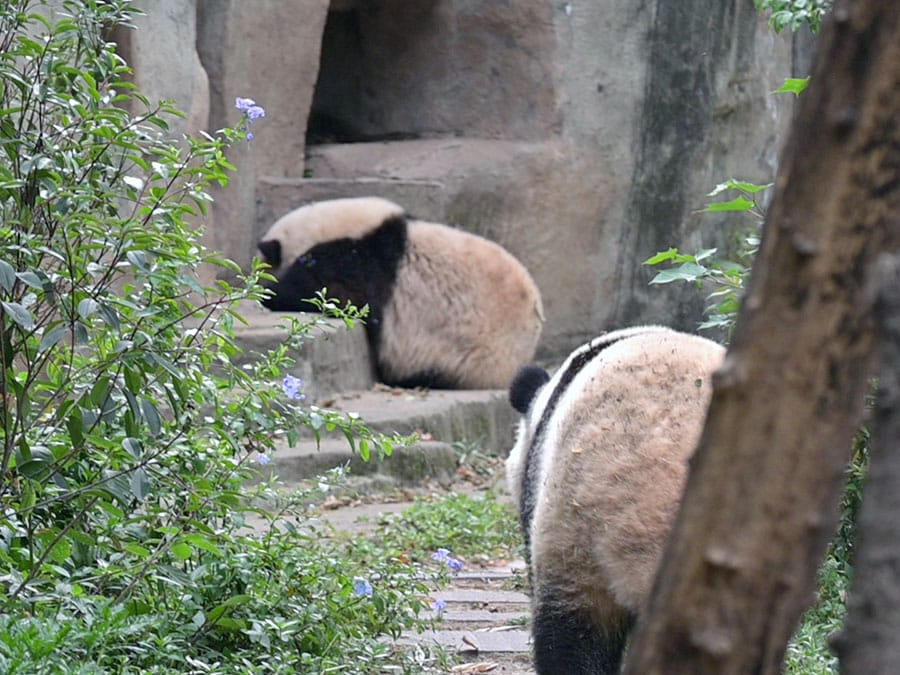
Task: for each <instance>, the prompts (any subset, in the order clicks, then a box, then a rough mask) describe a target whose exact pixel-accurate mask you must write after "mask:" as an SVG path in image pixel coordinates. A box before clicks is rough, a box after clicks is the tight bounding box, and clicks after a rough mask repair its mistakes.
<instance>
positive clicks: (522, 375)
mask: <svg viewBox="0 0 900 675" xmlns="http://www.w3.org/2000/svg"><path fill="white" fill-rule="evenodd" d="M549 380H550V375H548V374H547V371H546V370H544V369H543V368H539V367H538V366H522V367H521V368H519V372H518V373H516V376H515V377H514V378H513V381H512V384H510V385H509V402H510V403H511V404H512V407H513V408H515V409H516V410H517V411H518V412H520V413H522V414H523V415H524V414H525V413H527V412H528V408H529V406H530V405H531V401H532V400H533V399H534V396H535V394H537V392H538V389H540V388H541V387H543V386H544V385H545V384H547V382H548V381H549Z"/></svg>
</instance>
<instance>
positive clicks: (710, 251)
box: [694, 248, 717, 262]
mask: <svg viewBox="0 0 900 675" xmlns="http://www.w3.org/2000/svg"><path fill="white" fill-rule="evenodd" d="M716 250H717V249H714V248H704V249H701V250H700V251H697V253H696V255H694V261H695V262H700V261H701V260H706V259H707V258H711V257H712V256H714V255H715V254H716Z"/></svg>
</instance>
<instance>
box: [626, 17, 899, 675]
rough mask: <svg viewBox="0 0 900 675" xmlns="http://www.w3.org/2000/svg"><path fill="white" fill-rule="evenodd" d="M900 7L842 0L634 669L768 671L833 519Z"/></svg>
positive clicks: (865, 306) (865, 353) (887, 172)
mask: <svg viewBox="0 0 900 675" xmlns="http://www.w3.org/2000/svg"><path fill="white" fill-rule="evenodd" d="M898 113H900V12H898V11H897V5H896V2H895V0H856V2H847V1H842V0H838V1H837V2H836V3H835V9H834V12H833V14H832V16H831V18H830V20H829V21H828V22H827V23H826V26H825V27H824V29H823V33H822V35H821V38H820V44H819V53H818V56H817V58H816V65H815V68H814V70H813V76H812V81H811V84H810V87H809V88H808V89H807V90H806V92H804V93H803V94H802V95H801V97H800V101H799V110H798V114H797V117H796V120H795V124H794V127H793V129H792V133H791V138H790V140H789V142H788V145H787V147H786V148H785V151H784V154H783V157H782V162H781V168H780V171H779V174H778V177H777V179H776V194H775V200H774V202H773V204H772V206H771V208H770V209H769V213H768V218H767V222H766V226H765V230H764V236H763V242H762V245H761V249H760V252H759V255H758V258H757V260H756V265H755V266H754V269H753V277H752V279H751V284H750V289H749V292H748V295H747V298H746V301H745V303H744V307H743V309H742V312H741V315H740V318H739V320H738V325H737V327H736V330H735V335H734V340H733V343H732V345H731V348H730V350H729V352H728V356H727V358H726V361H725V365H724V366H723V368H722V369H721V371H720V372H719V373H718V374H717V376H716V378H715V380H714V386H715V393H714V395H713V400H712V403H711V406H710V411H709V417H708V419H707V424H706V429H705V431H704V434H703V437H702V438H701V441H700V445H699V447H698V450H697V454H696V455H695V457H694V460H693V462H692V468H691V474H690V477H689V480H688V485H687V488H686V493H685V498H684V502H683V504H682V508H681V511H680V513H679V515H678V518H677V521H676V524H675V528H674V531H673V533H672V536H671V538H670V541H669V545H668V548H667V551H666V554H665V558H664V560H663V563H662V566H661V569H660V573H659V576H658V578H657V580H656V585H655V587H654V591H653V595H652V597H651V599H650V602H649V606H648V611H647V612H646V614H645V616H644V619H643V620H642V621H641V622H640V623H639V626H638V629H637V631H636V634H635V636H634V640H633V643H632V645H631V648H630V650H629V659H628V664H627V666H626V671H625V672H626V673H636V674H637V673H639V674H640V675H654V674H660V675H662V674H665V675H676V674H678V673H685V674H690V675H702V674H704V673H710V674H712V673H715V675H728V674H731V673H776V672H779V670H780V667H781V662H782V658H783V655H784V650H785V646H786V644H787V641H788V639H789V637H790V635H791V633H792V631H793V629H794V626H795V624H796V622H797V619H798V618H799V616H800V614H801V613H802V611H803V610H804V609H805V608H806V607H807V606H808V605H809V604H810V602H811V601H812V600H813V598H814V591H815V575H816V568H817V566H818V564H819V562H820V561H821V559H822V556H823V554H824V552H825V549H826V547H827V544H828V541H829V539H830V538H831V536H832V533H833V532H834V528H835V524H836V522H837V516H838V508H837V507H838V503H839V500H840V495H841V488H842V486H843V475H844V469H845V465H846V461H847V458H848V456H849V453H850V447H851V440H852V438H853V435H854V433H855V432H856V430H857V427H858V425H859V423H860V421H861V419H862V415H863V409H864V396H865V393H866V390H867V386H868V377H869V374H870V372H871V367H872V364H873V361H874V356H875V352H876V343H877V340H876V334H875V326H874V321H873V310H872V305H873V300H874V295H875V293H873V288H872V284H873V281H874V279H873V276H874V275H873V270H874V267H875V265H874V261H875V259H876V256H877V255H878V254H879V252H882V251H889V252H895V251H897V249H898V243H900V232H898V230H900V221H898V218H900V118H898Z"/></svg>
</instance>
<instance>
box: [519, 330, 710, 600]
mask: <svg viewBox="0 0 900 675" xmlns="http://www.w3.org/2000/svg"><path fill="white" fill-rule="evenodd" d="M685 338H687V339H685ZM711 344H712V343H709V342H708V341H705V340H702V339H701V338H691V337H688V336H684V335H676V336H675V337H674V338H672V339H671V341H670V340H669V336H668V335H667V334H658V333H657V334H651V335H647V336H636V337H633V338H628V339H625V340H623V341H622V342H621V344H615V345H612V346H610V347H609V348H607V349H606V350H604V351H602V352H600V354H599V355H598V356H597V357H596V358H595V359H594V361H593V362H592V363H591V364H590V365H589V366H587V367H585V368H584V369H583V370H582V371H581V373H579V375H578V376H577V378H576V379H575V380H574V381H573V383H572V385H571V389H572V392H573V393H572V394H571V395H570V398H569V399H565V400H564V405H563V406H562V407H561V408H560V410H561V412H560V414H559V415H558V416H557V418H556V419H554V420H553V427H552V439H551V441H550V443H551V445H552V447H553V452H554V454H553V456H552V457H545V458H544V462H545V463H546V468H545V469H544V470H543V472H542V474H543V475H542V480H541V485H540V486H539V495H538V500H537V506H536V511H535V516H534V520H535V522H534V527H535V528H538V529H537V530H536V531H534V533H533V538H532V554H533V555H534V556H535V558H536V560H535V564H536V565H538V566H544V567H558V566H560V565H561V564H562V569H571V570H578V578H576V579H572V583H573V584H582V583H587V582H588V581H589V582H592V583H598V580H602V583H604V584H608V588H609V591H610V592H611V593H612V595H613V597H614V598H615V599H616V601H617V602H618V603H620V605H621V606H622V607H624V608H627V609H629V610H632V611H635V612H637V611H639V609H640V608H641V606H642V604H643V602H644V600H645V598H646V595H647V593H648V592H649V589H650V586H651V584H652V581H653V577H654V575H655V572H656V568H657V566H658V564H659V559H660V556H661V553H662V548H663V546H664V544H665V540H666V537H667V536H668V532H669V530H670V528H671V523H672V520H673V518H674V515H675V512H676V510H677V507H678V502H679V500H680V498H681V493H682V490H683V487H684V482H685V478H686V473H687V462H688V460H689V457H690V455H691V454H692V452H693V450H694V447H695V446H696V444H697V441H698V440H699V435H700V432H701V430H702V427H703V421H704V419H705V415H706V408H707V406H708V404H709V398H710V395H711V383H710V374H711V372H712V370H714V368H715V367H716V366H717V365H718V363H719V362H720V360H721V355H722V350H721V348H719V347H715V348H713V349H710V346H711ZM643 347H646V349H645V348H643ZM571 396H575V397H576V398H574V399H573V398H571ZM576 551H577V553H574V552H576ZM585 551H587V552H588V553H585ZM573 555H577V558H578V564H577V566H570V565H569V564H568V562H569V561H568V558H569V557H570V556H573ZM540 557H544V558H547V557H549V559H550V560H549V562H546V561H544V562H539V561H538V560H537V558H540ZM587 557H589V558H590V559H589V560H587ZM591 577H593V578H591Z"/></svg>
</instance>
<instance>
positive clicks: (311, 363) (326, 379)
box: [234, 303, 375, 401]
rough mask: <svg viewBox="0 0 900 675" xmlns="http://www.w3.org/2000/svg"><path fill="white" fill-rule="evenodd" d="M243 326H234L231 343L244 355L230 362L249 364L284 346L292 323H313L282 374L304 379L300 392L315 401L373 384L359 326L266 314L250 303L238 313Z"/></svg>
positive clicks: (316, 316)
mask: <svg viewBox="0 0 900 675" xmlns="http://www.w3.org/2000/svg"><path fill="white" fill-rule="evenodd" d="M239 312H240V314H241V315H242V316H243V317H244V319H245V320H246V321H247V324H246V325H241V324H238V325H237V326H236V327H235V341H236V343H237V344H238V346H239V347H241V349H242V350H243V354H242V355H240V356H238V357H237V358H236V359H235V360H234V362H235V363H237V364H238V365H240V364H242V363H251V362H253V361H254V360H256V359H258V356H259V354H262V353H264V352H266V351H268V350H271V349H275V348H277V347H278V346H280V345H281V344H282V343H284V342H285V340H286V339H287V336H288V330H289V327H290V324H291V321H293V320H299V321H303V322H315V323H316V326H315V328H314V329H313V330H312V331H311V333H310V334H309V338H308V339H307V340H305V341H304V342H303V343H302V344H301V345H300V346H299V348H298V349H297V350H295V351H292V353H291V356H292V357H293V358H294V359H295V363H294V365H293V366H291V367H289V368H288V369H287V370H288V372H289V373H291V374H292V375H294V376H295V377H299V378H300V379H301V380H303V393H304V394H305V395H306V397H307V400H309V401H314V400H317V399H320V398H323V397H327V396H330V395H332V394H334V393H335V392H340V391H348V390H356V389H366V388H368V387H371V386H372V385H373V384H374V382H375V373H374V368H373V366H372V362H371V358H370V353H369V344H368V341H367V339H366V333H365V328H364V326H362V324H358V325H357V326H355V327H354V328H353V329H352V330H349V329H348V328H347V327H346V326H345V325H344V323H343V322H342V321H340V320H338V319H329V318H325V317H323V316H321V315H319V314H310V313H304V312H270V311H269V310H267V309H265V308H263V307H260V306H259V305H257V304H255V303H245V304H243V305H241V307H240V309H239Z"/></svg>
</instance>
